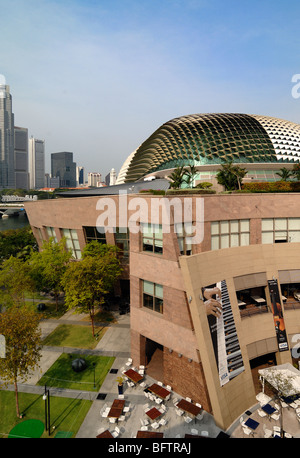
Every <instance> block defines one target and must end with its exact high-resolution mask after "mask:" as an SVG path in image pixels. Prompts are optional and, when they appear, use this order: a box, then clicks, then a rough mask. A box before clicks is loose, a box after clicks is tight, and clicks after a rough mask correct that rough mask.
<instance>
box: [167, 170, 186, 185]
mask: <svg viewBox="0 0 300 458" xmlns="http://www.w3.org/2000/svg"><path fill="white" fill-rule="evenodd" d="M184 174H185V168H184V166H183V165H182V166H178V167H176V169H174V171H173V172H172V173H171V175H170V176H169V178H170V181H171V185H170V187H171V188H173V189H179V188H180V187H181V185H182V183H183V182H184Z"/></svg>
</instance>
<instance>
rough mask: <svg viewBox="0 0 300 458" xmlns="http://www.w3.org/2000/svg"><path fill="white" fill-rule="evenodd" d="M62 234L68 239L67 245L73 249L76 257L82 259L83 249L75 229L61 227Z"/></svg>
mask: <svg viewBox="0 0 300 458" xmlns="http://www.w3.org/2000/svg"><path fill="white" fill-rule="evenodd" d="M61 233H62V236H63V237H65V239H66V246H67V248H68V249H71V250H72V253H73V256H74V258H75V259H81V250H80V245H79V241H78V235H77V231H76V230H75V229H61Z"/></svg>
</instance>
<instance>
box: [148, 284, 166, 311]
mask: <svg viewBox="0 0 300 458" xmlns="http://www.w3.org/2000/svg"><path fill="white" fill-rule="evenodd" d="M143 306H144V307H146V308H149V309H151V310H154V311H155V312H158V313H163V286H162V285H159V284H157V283H152V282H150V281H146V280H143Z"/></svg>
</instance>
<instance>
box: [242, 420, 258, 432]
mask: <svg viewBox="0 0 300 458" xmlns="http://www.w3.org/2000/svg"><path fill="white" fill-rule="evenodd" d="M245 425H246V426H248V427H249V428H251V429H253V430H255V429H256V428H257V427H258V425H259V423H258V421H256V420H253V418H248V420H247V421H245Z"/></svg>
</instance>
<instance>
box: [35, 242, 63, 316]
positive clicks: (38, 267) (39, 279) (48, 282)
mask: <svg viewBox="0 0 300 458" xmlns="http://www.w3.org/2000/svg"><path fill="white" fill-rule="evenodd" d="M71 258H72V251H71V250H68V249H66V244H65V239H64V238H62V239H61V240H60V241H59V242H55V241H54V238H53V237H51V238H50V239H49V241H48V242H47V241H46V242H44V243H43V245H42V249H41V251H40V252H37V253H33V254H32V256H31V258H30V271H31V275H32V278H33V279H34V281H35V285H36V288H37V289H38V290H39V291H42V290H44V289H46V290H50V291H52V292H53V293H54V297H55V300H56V310H57V309H58V297H59V294H60V292H61V290H62V282H61V281H62V278H63V275H64V273H65V271H66V268H67V265H68V264H69V262H70V260H71Z"/></svg>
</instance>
